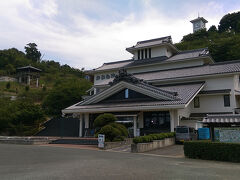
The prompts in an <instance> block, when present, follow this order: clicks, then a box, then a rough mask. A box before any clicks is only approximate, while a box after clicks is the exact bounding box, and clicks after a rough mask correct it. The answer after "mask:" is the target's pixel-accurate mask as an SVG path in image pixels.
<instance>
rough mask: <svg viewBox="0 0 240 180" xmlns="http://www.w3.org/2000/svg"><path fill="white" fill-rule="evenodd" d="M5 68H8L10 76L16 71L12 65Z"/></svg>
mask: <svg viewBox="0 0 240 180" xmlns="http://www.w3.org/2000/svg"><path fill="white" fill-rule="evenodd" d="M5 68H6V71H7V73H8V75H11V74H13V73H14V72H15V71H16V70H15V68H14V66H13V65H12V64H8V65H6V67H5Z"/></svg>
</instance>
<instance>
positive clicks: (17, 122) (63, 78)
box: [0, 43, 91, 135]
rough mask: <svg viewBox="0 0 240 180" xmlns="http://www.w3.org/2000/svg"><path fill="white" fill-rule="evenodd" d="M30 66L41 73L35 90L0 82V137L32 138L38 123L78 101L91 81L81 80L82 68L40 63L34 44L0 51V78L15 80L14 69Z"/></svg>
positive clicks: (37, 128)
mask: <svg viewBox="0 0 240 180" xmlns="http://www.w3.org/2000/svg"><path fill="white" fill-rule="evenodd" d="M28 65H31V66H33V67H36V68H39V69H41V70H42V72H41V73H40V79H39V84H40V86H39V87H36V86H35V85H32V86H28V85H26V84H23V83H18V82H0V107H1V108H0V135H33V134H35V133H36V132H38V131H39V129H41V124H42V123H43V122H44V121H46V120H47V119H49V118H50V117H53V116H61V110H62V109H64V108H66V107H68V106H70V105H72V104H74V103H77V102H79V101H80V100H81V99H82V96H83V95H85V92H86V90H88V89H89V88H90V87H91V82H89V81H87V80H85V79H84V72H83V69H81V70H80V69H76V68H72V67H70V66H68V65H66V64H65V65H60V63H59V62H55V61H53V60H42V59H41V52H40V51H39V50H38V49H37V45H36V44H35V43H29V44H27V45H26V46H25V52H22V51H19V50H18V49H16V48H12V49H7V50H0V77H1V76H10V77H13V78H14V77H16V69H17V68H18V67H23V66H28Z"/></svg>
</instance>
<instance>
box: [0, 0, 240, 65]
mask: <svg viewBox="0 0 240 180" xmlns="http://www.w3.org/2000/svg"><path fill="white" fill-rule="evenodd" d="M239 10H240V2H239V0H215V1H212V0H0V49H8V48H12V47H16V48H18V49H19V50H22V51H23V50H24V46H25V45H26V44H27V43H29V42H35V43H36V44H37V45H38V47H39V50H40V51H41V53H42V54H43V55H44V57H43V59H53V60H55V61H59V62H60V63H61V64H68V65H70V66H72V67H76V68H82V67H84V68H85V69H91V68H96V67H98V66H100V65H102V64H103V63H104V62H110V61H117V60H124V59H129V58H131V57H132V55H131V54H129V53H128V52H127V51H125V48H126V47H130V46H132V45H135V44H136V42H137V41H141V40H146V39H151V38H158V37H162V36H167V35H171V36H172V38H173V42H174V43H175V42H179V41H180V40H181V39H182V36H183V35H186V34H188V33H191V32H192V24H191V23H190V22H189V21H190V20H192V19H194V18H197V16H198V13H199V14H200V16H203V17H204V18H205V19H207V20H208V24H207V28H209V27H210V26H211V25H218V23H219V21H220V19H221V17H222V16H223V15H225V14H226V13H229V12H235V11H239Z"/></svg>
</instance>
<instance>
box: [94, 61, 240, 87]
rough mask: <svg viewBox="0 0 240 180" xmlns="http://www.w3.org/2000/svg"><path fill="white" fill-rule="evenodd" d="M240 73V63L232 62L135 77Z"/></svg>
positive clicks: (163, 78) (162, 77) (162, 78)
mask: <svg viewBox="0 0 240 180" xmlns="http://www.w3.org/2000/svg"><path fill="white" fill-rule="evenodd" d="M234 72H240V61H232V62H228V63H227V62H225V63H215V64H211V65H202V66H195V67H185V68H178V69H168V70H160V71H153V72H145V73H136V74H134V76H135V77H137V78H139V79H143V80H145V81H153V80H168V79H177V78H185V77H194V76H204V75H212V74H225V73H234ZM110 81H111V79H106V80H104V81H99V82H98V81H96V83H95V85H106V84H108V83H109V82H110Z"/></svg>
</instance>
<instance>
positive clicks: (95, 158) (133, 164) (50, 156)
mask: <svg viewBox="0 0 240 180" xmlns="http://www.w3.org/2000/svg"><path fill="white" fill-rule="evenodd" d="M169 148H170V147H169ZM171 148H175V147H171ZM177 148H179V147H176V149H177ZM166 151H167V150H166ZM239 172H240V166H239V164H237V163H225V162H215V161H203V160H195V159H187V158H170V157H163V156H161V155H156V154H148V155H147V154H143V153H119V152H108V151H102V150H100V151H99V150H90V149H80V148H76V147H75V146H72V147H70V146H69V147H68V148H66V147H59V146H58V147H56V146H38V145H13V144H0V179H1V180H5V179H6V180H11V179H19V180H25V179H36V180H38V179H39V180H45V179H56V180H59V179H64V180H65V179H66V180H71V179H96V180H100V179H104V180H107V179H114V180H118V179H139V180H141V179H143V180H144V179H156V180H157V179H184V180H185V179H191V180H192V179H204V180H208V179H209V180H213V179H216V180H219V179H228V180H229V179H239Z"/></svg>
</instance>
